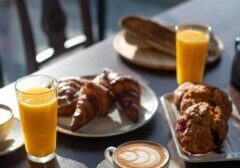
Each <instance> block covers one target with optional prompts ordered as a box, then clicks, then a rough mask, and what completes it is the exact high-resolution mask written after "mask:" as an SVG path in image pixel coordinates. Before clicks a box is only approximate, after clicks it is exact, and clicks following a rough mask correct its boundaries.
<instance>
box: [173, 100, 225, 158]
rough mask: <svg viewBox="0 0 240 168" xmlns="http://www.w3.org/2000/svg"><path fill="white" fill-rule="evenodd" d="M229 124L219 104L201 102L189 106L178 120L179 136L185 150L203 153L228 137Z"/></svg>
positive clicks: (217, 145) (217, 146) (177, 130)
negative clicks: (212, 104)
mask: <svg viewBox="0 0 240 168" xmlns="http://www.w3.org/2000/svg"><path fill="white" fill-rule="evenodd" d="M227 132H228V125H227V121H226V120H225V117H224V116H223V114H222V111H221V108H220V107H219V106H211V105H210V104H209V103H206V102H200V103H196V104H193V105H192V106H190V107H188V108H187V109H186V111H185V113H184V114H183V116H182V117H181V118H180V119H179V120H177V123H176V133H177V138H178V141H179V143H180V145H181V146H182V148H183V150H184V151H187V152H190V153H192V154H203V153H207V152H210V151H213V150H216V149H217V148H219V147H220V146H221V145H222V143H223V141H224V140H225V139H226V137H227Z"/></svg>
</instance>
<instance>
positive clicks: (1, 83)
mask: <svg viewBox="0 0 240 168" xmlns="http://www.w3.org/2000/svg"><path fill="white" fill-rule="evenodd" d="M1 58H2V57H1V55H0V88H1V87H3V86H4V80H3V69H2V60H1Z"/></svg>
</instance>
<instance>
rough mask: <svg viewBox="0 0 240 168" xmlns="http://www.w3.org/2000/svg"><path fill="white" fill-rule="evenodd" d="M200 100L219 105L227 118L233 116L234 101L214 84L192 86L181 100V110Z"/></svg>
mask: <svg viewBox="0 0 240 168" xmlns="http://www.w3.org/2000/svg"><path fill="white" fill-rule="evenodd" d="M199 102H207V103H209V104H210V105H212V106H219V107H220V108H221V110H222V112H223V114H224V116H225V118H226V120H228V119H229V118H230V117H231V114H232V103H231V101H230V100H229V98H228V95H227V94H226V93H225V92H224V91H222V90H220V89H218V88H216V87H214V86H209V85H203V84H197V85H194V86H191V87H189V89H187V90H186V91H185V93H184V94H183V96H182V99H181V102H180V111H181V112H182V113H184V112H185V111H186V110H187V108H188V107H190V106H192V105H193V104H196V103H199Z"/></svg>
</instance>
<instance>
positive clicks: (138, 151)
mask: <svg viewBox="0 0 240 168" xmlns="http://www.w3.org/2000/svg"><path fill="white" fill-rule="evenodd" d="M113 160H114V161H115V163H116V164H117V165H118V166H119V167H121V168H153V167H154V168H162V167H164V166H165V165H166V164H167V162H168V160H169V154H168V151H167V150H166V149H165V148H164V147H162V146H161V145H158V144H155V143H153V142H149V141H135V142H130V143H126V144H123V145H121V146H119V147H118V148H117V149H116V151H115V152H114V155H113Z"/></svg>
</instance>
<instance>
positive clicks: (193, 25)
mask: <svg viewBox="0 0 240 168" xmlns="http://www.w3.org/2000/svg"><path fill="white" fill-rule="evenodd" d="M181 27H186V29H189V28H191V27H193V28H192V29H194V28H195V29H197V30H201V28H202V30H203V29H205V30H206V31H205V32H207V33H209V34H211V32H212V27H211V26H209V25H207V24H204V23H180V24H177V25H176V26H174V29H175V30H176V31H178V30H180V28H181ZM187 27H188V28H187Z"/></svg>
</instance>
